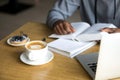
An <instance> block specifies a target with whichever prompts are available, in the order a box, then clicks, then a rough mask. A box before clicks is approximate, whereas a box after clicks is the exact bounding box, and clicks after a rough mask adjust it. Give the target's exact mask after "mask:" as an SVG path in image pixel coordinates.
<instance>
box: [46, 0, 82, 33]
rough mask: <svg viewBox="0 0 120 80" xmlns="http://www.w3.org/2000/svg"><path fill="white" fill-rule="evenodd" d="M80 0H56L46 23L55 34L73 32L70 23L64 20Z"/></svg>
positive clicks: (74, 9) (75, 8) (76, 7)
mask: <svg viewBox="0 0 120 80" xmlns="http://www.w3.org/2000/svg"><path fill="white" fill-rule="evenodd" d="M79 4H80V0H57V1H56V3H55V5H54V7H53V8H52V9H51V10H50V12H49V13H48V17H47V24H48V26H49V27H51V28H52V29H54V32H55V33H57V34H68V33H72V32H74V29H73V28H72V26H71V24H69V22H67V21H65V20H66V19H67V18H68V17H69V16H71V15H72V14H73V13H74V12H75V11H76V10H77V9H78V7H79Z"/></svg>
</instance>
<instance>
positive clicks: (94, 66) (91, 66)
mask: <svg viewBox="0 0 120 80" xmlns="http://www.w3.org/2000/svg"><path fill="white" fill-rule="evenodd" d="M88 66H89V68H90V69H91V70H92V71H93V72H94V73H96V68H97V63H89V64H88Z"/></svg>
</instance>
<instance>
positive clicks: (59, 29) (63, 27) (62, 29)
mask: <svg viewBox="0 0 120 80" xmlns="http://www.w3.org/2000/svg"><path fill="white" fill-rule="evenodd" d="M54 32H55V33H56V34H62V35H63V34H70V33H73V32H75V30H74V28H73V27H72V26H71V24H70V23H68V22H67V21H63V20H59V21H57V22H55V24H54Z"/></svg>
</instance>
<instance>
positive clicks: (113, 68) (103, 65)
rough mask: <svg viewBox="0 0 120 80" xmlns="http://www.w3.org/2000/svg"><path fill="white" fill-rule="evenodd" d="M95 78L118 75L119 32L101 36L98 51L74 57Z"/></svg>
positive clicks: (107, 78) (119, 58)
mask: <svg viewBox="0 0 120 80" xmlns="http://www.w3.org/2000/svg"><path fill="white" fill-rule="evenodd" d="M75 58H76V59H77V60H78V62H80V64H81V65H82V66H83V68H84V69H85V70H86V71H87V72H88V73H89V75H90V76H91V77H92V78H93V79H95V80H109V79H113V78H118V77H120V33H114V34H108V35H104V36H102V39H101V43H100V49H99V52H98V53H90V54H80V55H77V56H76V57H75Z"/></svg>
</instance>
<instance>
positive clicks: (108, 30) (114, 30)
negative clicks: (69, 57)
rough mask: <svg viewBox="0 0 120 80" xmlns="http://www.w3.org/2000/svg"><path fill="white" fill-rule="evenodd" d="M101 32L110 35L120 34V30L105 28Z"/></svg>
mask: <svg viewBox="0 0 120 80" xmlns="http://www.w3.org/2000/svg"><path fill="white" fill-rule="evenodd" d="M100 31H102V32H108V33H119V32H120V28H103V29H101V30H100Z"/></svg>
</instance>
